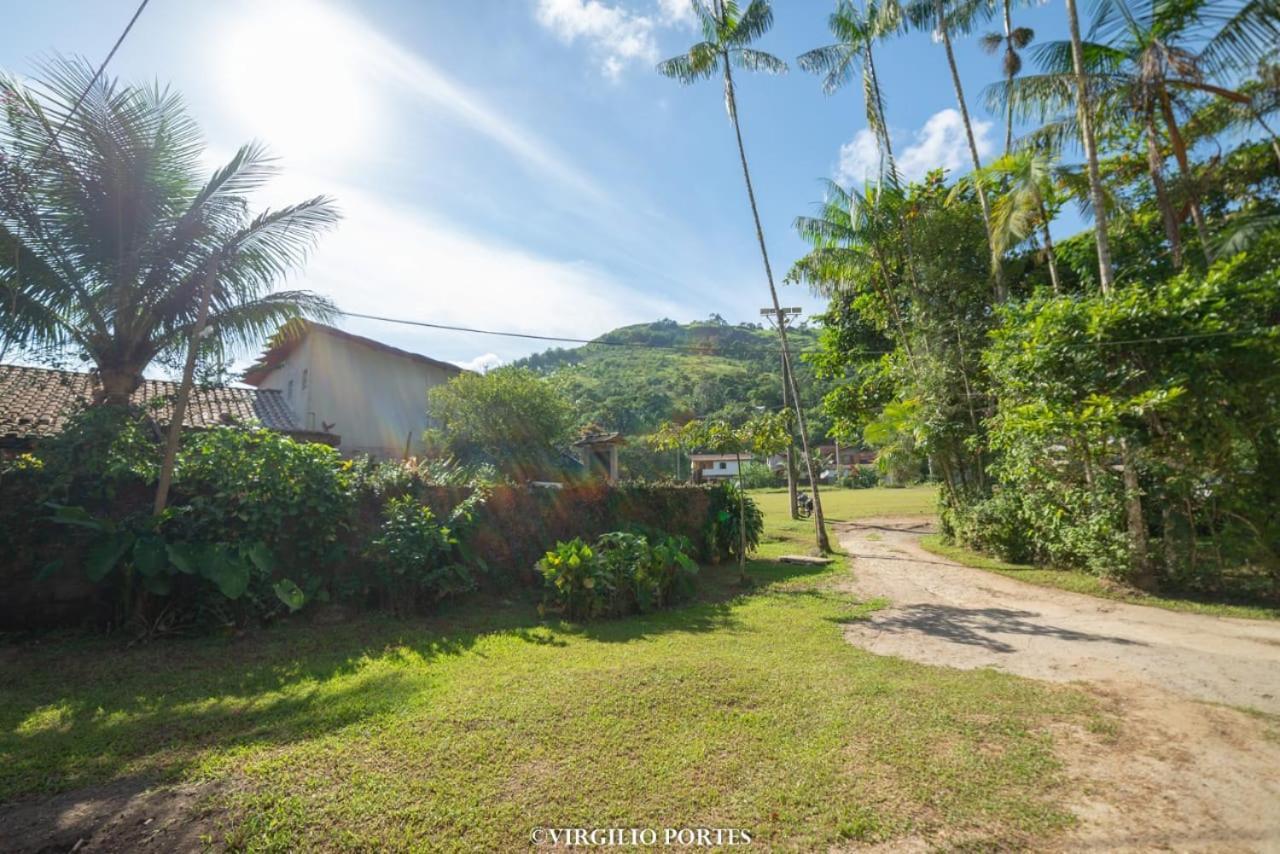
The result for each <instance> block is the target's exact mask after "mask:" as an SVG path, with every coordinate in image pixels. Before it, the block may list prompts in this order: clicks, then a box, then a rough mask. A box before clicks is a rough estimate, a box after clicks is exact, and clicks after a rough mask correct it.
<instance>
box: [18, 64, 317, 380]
mask: <svg viewBox="0 0 1280 854" xmlns="http://www.w3.org/2000/svg"><path fill="white" fill-rule="evenodd" d="M44 71H45V73H44V77H43V79H42V80H41V81H39V83H38V84H37V85H38V89H33V88H29V87H27V86H24V85H23V84H22V83H20V82H19V81H17V80H15V79H13V78H0V101H2V102H3V103H4V117H3V119H0V250H3V251H2V252H0V287H3V291H2V292H0V304H2V305H3V306H4V310H3V311H2V312H0V339H3V340H4V341H5V342H6V344H14V345H16V346H18V347H24V348H32V347H40V348H51V349H57V350H66V349H71V350H74V351H78V352H79V353H80V354H82V355H83V356H84V357H86V358H87V360H89V361H91V362H92V363H93V365H94V368H95V371H96V373H97V377H98V381H99V383H100V386H101V390H100V393H99V400H100V401H101V402H105V403H108V404H116V405H127V404H128V402H129V398H130V395H131V394H132V393H133V392H134V391H135V390H136V389H137V388H138V386H139V385H140V384H141V382H142V375H143V371H144V370H145V369H146V368H147V367H148V366H149V365H151V364H152V362H153V361H155V360H156V359H157V358H158V357H160V356H165V355H170V354H172V355H176V354H180V353H182V352H183V350H184V349H185V348H186V347H187V345H188V343H189V342H191V341H193V340H194V339H195V335H194V333H196V332H197V331H202V335H201V337H200V338H199V341H200V347H201V349H202V350H203V351H204V352H205V353H206V354H209V355H212V356H215V357H225V356H226V355H227V354H228V352H229V350H230V349H231V348H234V347H237V346H240V347H250V346H256V345H257V344H258V343H259V342H260V341H261V340H262V338H263V337H265V335H267V334H269V333H270V332H271V331H272V330H275V329H276V328H277V327H279V326H280V325H281V324H283V323H285V322H286V321H288V320H290V319H293V318H297V317H302V316H306V317H313V318H317V319H324V318H327V317H330V316H332V314H333V312H334V308H333V306H332V304H331V303H330V302H328V301H327V300H325V299H322V298H321V297H318V296H316V295H314V294H311V293H309V292H306V291H272V287H273V286H274V285H275V283H276V282H277V280H279V279H281V278H283V277H284V276H285V275H287V274H288V273H289V272H291V271H292V270H295V269H296V268H297V267H298V266H299V265H300V264H301V263H302V262H303V261H304V260H305V258H306V256H307V254H308V252H309V250H310V249H311V248H312V246H313V245H314V243H315V241H316V239H317V237H318V236H319V235H320V233H321V232H323V231H325V230H326V229H328V228H330V227H331V226H333V225H334V224H335V223H336V222H337V220H338V213H337V210H336V209H335V207H334V205H333V203H332V201H331V200H329V199H327V198H325V197H323V196H317V197H316V198H313V199H310V200H308V201H305V202H301V203H299V204H296V205H290V206H288V207H285V208H281V209H279V210H274V211H264V212H262V213H260V214H258V215H256V216H253V215H251V214H250V208H249V202H248V199H247V194H249V193H251V192H252V191H254V190H256V189H257V188H259V187H261V186H262V185H263V184H264V183H265V182H266V181H267V180H268V179H269V178H270V177H271V176H272V175H273V174H275V171H276V169H275V166H274V163H273V161H272V159H271V158H270V157H269V156H267V154H266V152H265V150H264V149H263V147H262V146H261V145H258V144H256V143H251V144H248V145H245V146H244V147H242V148H241V149H240V150H239V151H237V152H236V154H235V156H234V157H232V158H231V160H230V161H229V162H228V163H227V164H226V165H225V166H223V167H222V168H221V169H218V170H217V171H216V172H214V173H213V175H212V176H210V177H209V178H208V179H207V180H204V181H201V180H200V173H201V171H202V169H201V152H202V142H201V137H200V134H199V130H198V128H197V127H196V125H195V123H194V122H193V121H192V119H191V118H190V117H189V115H188V113H187V111H186V109H185V107H184V105H183V103H182V101H181V100H180V99H179V97H178V96H177V95H175V94H174V93H172V92H171V91H169V90H168V89H162V88H159V87H156V86H151V87H146V86H139V87H135V86H126V85H120V84H118V83H117V82H116V81H114V80H110V79H101V80H99V81H97V82H95V83H93V84H92V85H90V81H91V80H92V78H93V69H91V68H90V67H89V66H88V65H87V64H86V63H84V62H82V61H76V60H57V61H54V62H52V63H51V64H49V65H48V66H47V67H46V68H45V69H44ZM82 93H83V101H82V102H81V103H80V106H79V108H78V109H76V108H75V105H76V103H77V101H78V100H79V99H80V97H81V95H82ZM202 315H203V317H202Z"/></svg>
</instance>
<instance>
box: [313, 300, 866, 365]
mask: <svg viewBox="0 0 1280 854" xmlns="http://www.w3.org/2000/svg"><path fill="white" fill-rule="evenodd" d="M338 314H340V315H342V316H343V317H358V318H360V319H362V320H378V321H382V322H384V323H398V324H401V325H403V326H421V327H425V328H427V329H442V330H444V331H446V332H467V333H471V334H473V335H496V336H499V337H502V338H524V339H528V340H533V341H551V342H557V343H565V344H598V345H600V346H602V347H624V348H630V349H635V350H675V351H678V352H687V353H693V354H696V355H705V356H720V355H723V353H717V352H712V350H713V348H714V347H715V345H714V344H711V343H708V344H705V345H699V344H653V343H648V342H642V341H610V340H608V339H605V338H569V337H565V336H560V335H537V334H534V333H531V332H505V331H501V330H497V329H480V328H478V327H474V326H453V325H450V324H447V323H432V322H430V321H426V320H406V319H405V318H402V317H384V316H381V315H377V314H361V313H360V312H355V311H339V312H338ZM743 343H745V342H738V344H736V345H735V346H741V345H742V344H743ZM747 346H752V347H764V348H768V349H769V350H777V348H776V347H774V346H772V345H769V344H762V343H760V342H754V341H753V342H750V344H748V345H747ZM886 352H887V351H886Z"/></svg>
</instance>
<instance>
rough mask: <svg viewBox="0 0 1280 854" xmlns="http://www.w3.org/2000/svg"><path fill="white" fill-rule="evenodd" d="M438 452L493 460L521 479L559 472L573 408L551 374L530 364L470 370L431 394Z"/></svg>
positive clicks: (432, 441) (465, 459) (430, 436)
mask: <svg viewBox="0 0 1280 854" xmlns="http://www.w3.org/2000/svg"><path fill="white" fill-rule="evenodd" d="M427 412H428V414H429V416H430V417H431V419H432V421H433V422H434V424H435V426H433V427H432V428H431V429H429V430H428V431H427V442H428V445H429V446H430V447H431V448H432V450H433V451H436V452H438V453H443V454H447V455H449V456H452V457H454V458H456V459H457V460H459V461H460V462H462V463H465V464H471V465H474V464H489V465H493V466H496V467H497V468H498V470H499V471H501V472H502V473H504V474H506V475H508V476H509V477H512V478H515V479H516V480H519V481H525V480H534V479H538V478H547V477H552V476H554V475H555V474H556V473H557V472H559V471H560V470H562V469H563V456H564V453H565V448H566V446H567V443H568V441H569V437H570V431H571V429H572V427H573V412H572V409H571V408H570V406H569V402H568V401H566V400H565V399H564V398H563V397H562V396H561V395H560V394H559V393H557V391H556V390H555V388H554V387H553V386H552V385H551V383H550V382H548V381H547V380H546V379H544V378H542V377H540V376H538V375H537V374H536V373H534V372H533V371H531V370H529V369H528V368H516V367H502V368H496V369H494V370H492V371H489V372H488V373H487V374H473V373H469V372H468V373H464V374H460V375H458V376H456V377H454V378H453V379H452V380H450V381H449V382H448V383H446V384H445V385H442V386H436V387H435V388H433V389H431V391H430V392H428V394H427Z"/></svg>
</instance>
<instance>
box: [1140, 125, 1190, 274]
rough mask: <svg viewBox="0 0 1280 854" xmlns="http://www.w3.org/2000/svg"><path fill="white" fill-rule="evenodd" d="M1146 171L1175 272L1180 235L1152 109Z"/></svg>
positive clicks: (1148, 132)
mask: <svg viewBox="0 0 1280 854" xmlns="http://www.w3.org/2000/svg"><path fill="white" fill-rule="evenodd" d="M1146 112H1147V123H1146V129H1147V132H1146V137H1147V171H1148V172H1150V173H1151V185H1152V186H1153V187H1154V188H1155V191H1156V208H1158V209H1159V211H1160V219H1161V221H1163V222H1164V233H1165V237H1167V238H1169V251H1170V252H1171V253H1172V255H1173V267H1174V269H1175V270H1177V269H1181V268H1182V234H1181V233H1180V232H1179V230H1178V217H1177V215H1175V214H1174V212H1173V204H1172V203H1171V202H1170V201H1169V193H1168V191H1167V190H1166V189H1165V186H1164V155H1163V154H1161V153H1160V143H1159V141H1158V140H1157V139H1156V120H1155V116H1154V115H1152V108H1151V107H1150V106H1148V107H1147V111H1146Z"/></svg>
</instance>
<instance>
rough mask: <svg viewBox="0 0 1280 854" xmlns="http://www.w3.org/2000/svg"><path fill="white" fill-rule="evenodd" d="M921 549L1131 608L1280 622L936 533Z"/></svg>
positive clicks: (1278, 613) (1262, 609) (1260, 610)
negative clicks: (1022, 559)
mask: <svg viewBox="0 0 1280 854" xmlns="http://www.w3.org/2000/svg"><path fill="white" fill-rule="evenodd" d="M920 545H921V547H923V548H924V549H926V550H927V551H931V552H933V553H934V554H936V555H939V556H941V557H945V558H949V559H951V560H954V561H955V562H956V563H962V564H964V565H965V566H972V567H975V568H977V569H985V570H988V571H989V572H998V573H1000V574H1001V575H1007V576H1009V577H1010V578H1016V579H1018V580H1019V581H1025V582H1027V583H1028V584H1039V585H1040V586H1041V587H1056V588H1058V589H1059V590H1070V591H1071V592H1072V593H1084V594H1087V595H1089V596H1099V597H1102V598H1103V599H1114V600H1116V601H1117V602H1128V603H1130V604H1133V605H1150V606H1152V607H1155V608H1165V609H1166V610H1169V611H1186V612H1189V613H1193V614H1208V615H1210V616H1213V617H1243V618H1245V619H1250V620H1280V608H1275V607H1268V606H1265V605H1237V604H1230V603H1224V602H1201V601H1198V600H1195V599H1178V598H1169V597H1165V596H1154V595H1150V594H1147V593H1143V592H1141V591H1138V590H1133V589H1132V588H1128V587H1123V586H1121V585H1118V584H1113V583H1110V582H1108V581H1106V580H1105V579H1102V578H1099V577H1098V576H1096V575H1091V574H1090V573H1087V572H1081V571H1080V570H1074V569H1047V568H1044V567H1037V566H1027V565H1026V564H1018V563H1005V562H1004V561H1001V560H996V559H995V558H992V557H987V556H986V555H983V554H979V553H978V552H975V551H971V550H969V549H966V548H964V547H963V546H956V545H951V544H949V543H946V542H944V541H943V539H942V537H941V536H939V535H937V534H932V535H929V536H926V537H924V538H922V539H921V541H920Z"/></svg>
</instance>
